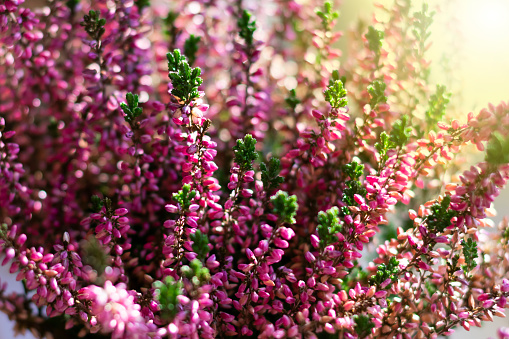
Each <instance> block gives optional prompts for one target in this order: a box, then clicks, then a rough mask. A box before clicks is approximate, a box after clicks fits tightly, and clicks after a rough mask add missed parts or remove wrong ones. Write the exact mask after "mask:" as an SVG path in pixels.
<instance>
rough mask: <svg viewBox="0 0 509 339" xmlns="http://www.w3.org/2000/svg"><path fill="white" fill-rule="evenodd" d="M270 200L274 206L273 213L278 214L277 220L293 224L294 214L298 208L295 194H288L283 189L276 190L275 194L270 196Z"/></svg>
mask: <svg viewBox="0 0 509 339" xmlns="http://www.w3.org/2000/svg"><path fill="white" fill-rule="evenodd" d="M270 201H271V202H272V205H273V206H274V208H273V211H274V213H275V214H277V215H278V216H279V220H280V221H281V222H286V223H289V224H295V222H296V220H295V216H296V215H297V210H298V209H299V204H297V196H295V195H292V196H289V195H288V193H286V192H284V191H278V192H277V193H276V194H274V195H273V196H272V197H270Z"/></svg>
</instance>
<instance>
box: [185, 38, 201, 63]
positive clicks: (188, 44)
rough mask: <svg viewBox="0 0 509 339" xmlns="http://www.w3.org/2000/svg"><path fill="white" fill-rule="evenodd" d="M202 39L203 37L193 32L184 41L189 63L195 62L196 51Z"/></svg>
mask: <svg viewBox="0 0 509 339" xmlns="http://www.w3.org/2000/svg"><path fill="white" fill-rule="evenodd" d="M200 41H201V37H199V36H195V35H194V34H191V35H190V36H189V38H187V39H186V41H185V42H184V55H186V56H187V60H188V61H189V65H192V64H194V62H195V61H196V53H197V52H198V49H199V48H200V46H199V43H200Z"/></svg>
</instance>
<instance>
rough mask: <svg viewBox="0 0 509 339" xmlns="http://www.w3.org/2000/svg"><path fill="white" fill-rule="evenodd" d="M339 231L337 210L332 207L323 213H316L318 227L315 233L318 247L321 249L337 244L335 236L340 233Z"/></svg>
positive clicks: (340, 227)
mask: <svg viewBox="0 0 509 339" xmlns="http://www.w3.org/2000/svg"><path fill="white" fill-rule="evenodd" d="M341 229H342V226H341V223H340V219H339V208H337V207H336V206H334V207H331V208H330V209H328V210H327V211H325V212H324V211H320V212H318V226H317V227H316V231H317V233H318V237H319V238H320V245H321V246H322V248H323V247H326V246H328V245H330V244H333V243H336V242H338V237H337V236H336V234H338V233H339V232H341Z"/></svg>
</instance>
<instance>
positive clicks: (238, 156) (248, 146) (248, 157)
mask: <svg viewBox="0 0 509 339" xmlns="http://www.w3.org/2000/svg"><path fill="white" fill-rule="evenodd" d="M233 153H234V157H235V162H236V163H237V165H238V166H239V168H240V170H241V171H250V170H252V169H253V161H255V160H256V159H257V158H258V153H257V152H256V139H255V138H253V136H252V135H251V134H246V135H245V136H244V139H238V140H237V145H235V146H233Z"/></svg>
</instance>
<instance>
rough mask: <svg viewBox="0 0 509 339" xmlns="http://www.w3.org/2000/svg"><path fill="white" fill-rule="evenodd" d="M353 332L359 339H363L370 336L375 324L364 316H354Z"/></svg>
mask: <svg viewBox="0 0 509 339" xmlns="http://www.w3.org/2000/svg"><path fill="white" fill-rule="evenodd" d="M353 320H354V322H355V332H356V333H357V335H358V336H359V338H365V337H367V336H369V335H370V334H371V329H373V328H375V323H374V322H372V321H371V320H370V319H369V317H368V316H366V315H363V314H361V315H354V316H353Z"/></svg>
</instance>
